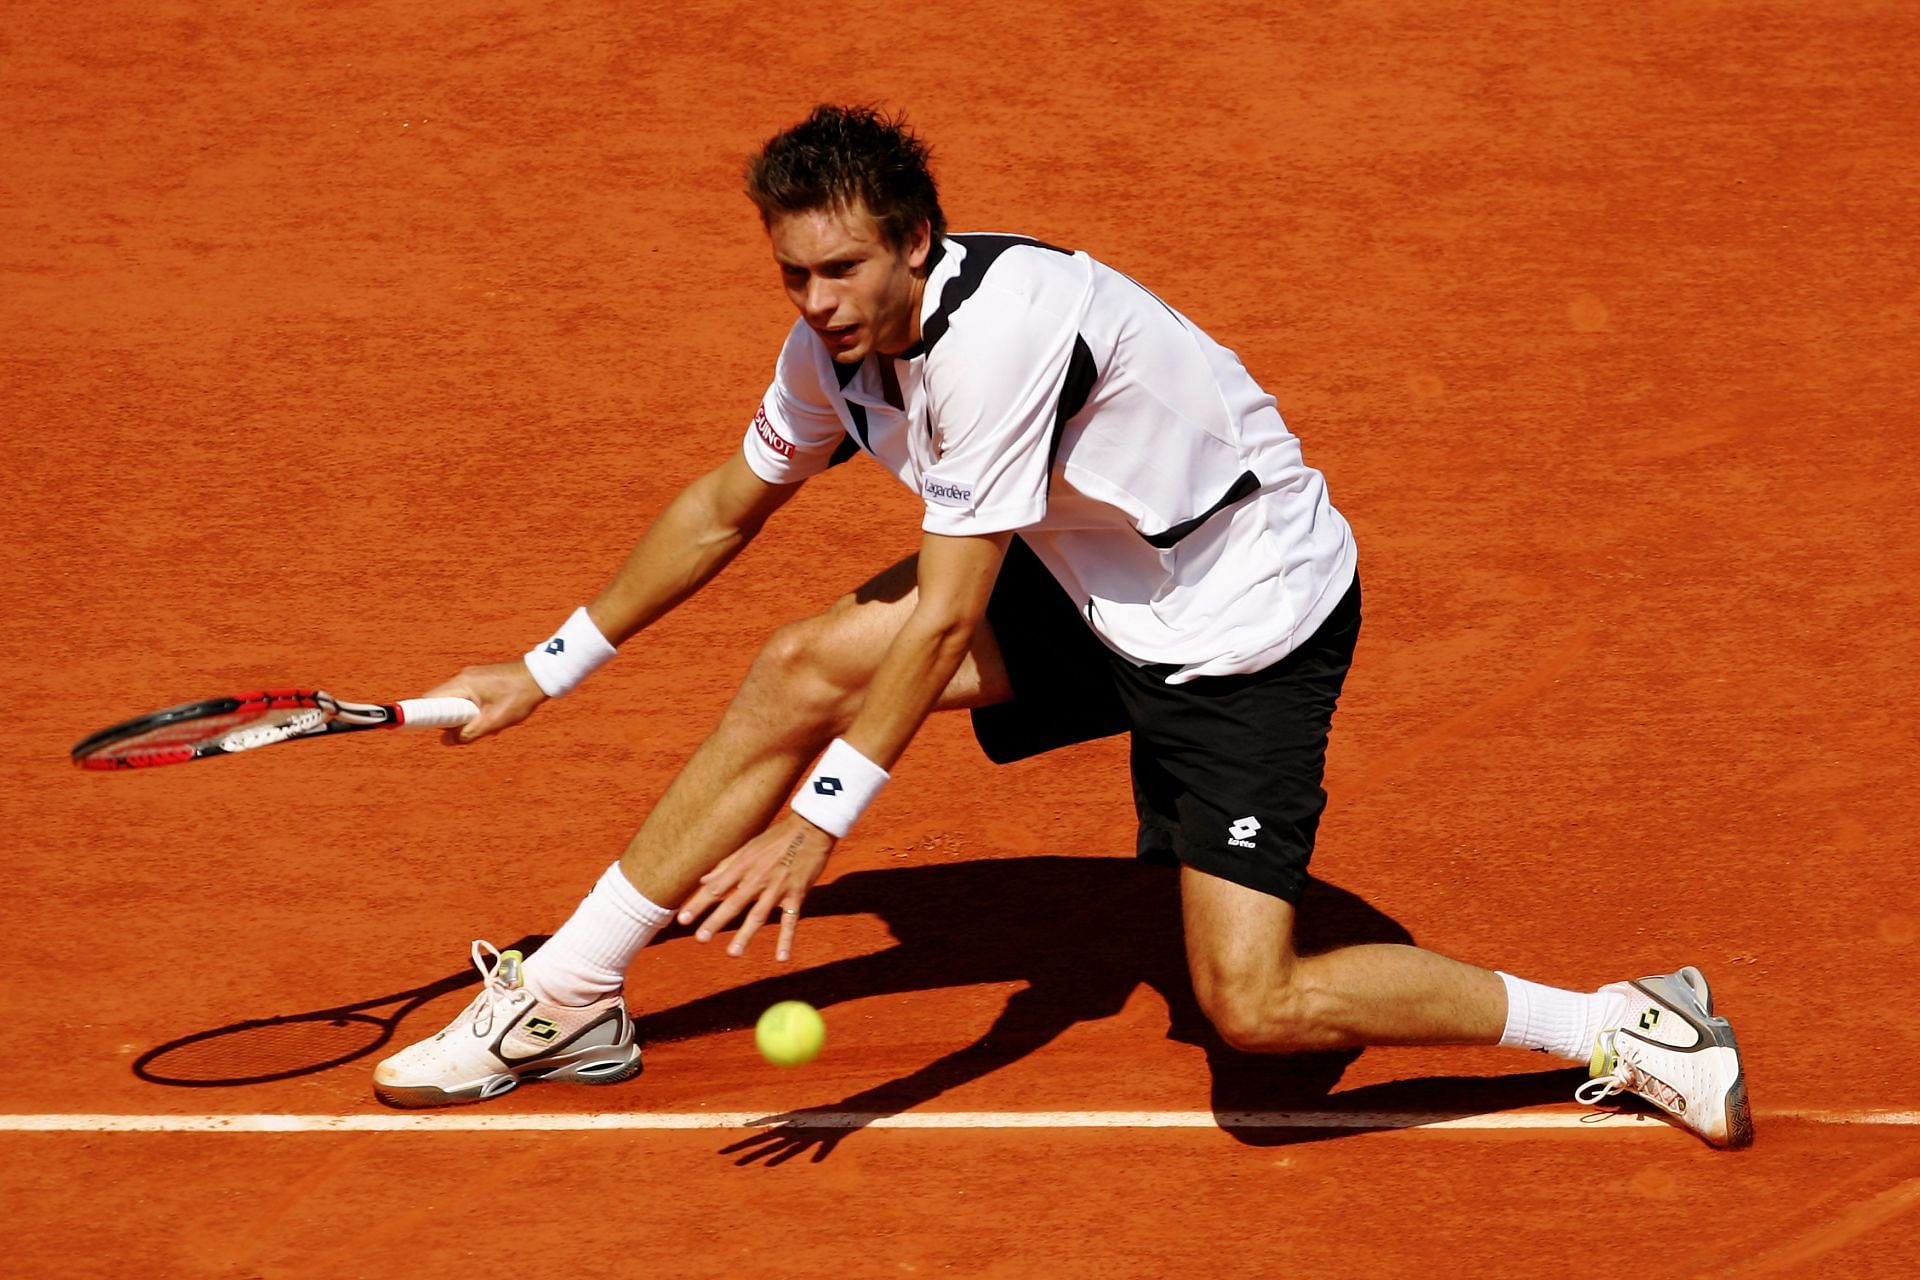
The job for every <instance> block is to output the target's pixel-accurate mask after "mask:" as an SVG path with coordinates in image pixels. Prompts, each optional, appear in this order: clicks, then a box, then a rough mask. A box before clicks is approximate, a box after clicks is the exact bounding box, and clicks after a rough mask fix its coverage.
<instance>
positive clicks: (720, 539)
mask: <svg viewBox="0 0 1920 1280" xmlns="http://www.w3.org/2000/svg"><path fill="white" fill-rule="evenodd" d="M799 488H800V485H799V484H798V483H794V484H771V483H769V482H768V481H766V480H763V479H761V478H760V477H759V476H758V475H756V474H755V473H754V471H753V468H751V467H750V466H748V465H747V460H746V458H745V456H744V455H743V454H740V453H735V454H734V455H733V456H732V457H730V458H728V459H727V461H725V462H723V463H721V464H720V465H719V466H717V467H715V468H714V469H713V470H712V471H709V472H707V473H706V474H705V475H703V476H701V477H700V478H699V479H697V480H695V481H694V482H693V483H692V484H689V485H688V486H687V487H686V488H684V489H682V490H681V491H680V493H679V495H678V496H676V497H675V498H674V499H673V501H672V502H669V503H668V504H667V507H666V510H664V511H662V512H661V513H660V515H659V516H658V517H657V518H655V520H654V521H653V523H652V524H651V525H649V526H648V527H647V531H646V532H645V533H644V534H642V535H641V538H640V542H639V544H638V545H637V546H635V547H634V549H633V551H632V553H631V554H630V555H628V556H627V562H626V563H625V564H624V565H622V566H621V568H620V571H619V572H618V573H616V574H615V575H614V576H613V580H612V581H611V582H609V583H607V585H606V587H605V588H603V589H602V590H601V592H600V594H599V595H598V596H596V597H594V600H593V603H592V604H590V605H588V606H587V614H588V616H589V617H591V618H592V619H593V622H594V625H595V626H597V627H598V628H599V629H600V634H601V635H604V636H605V637H606V638H607V640H608V642H609V643H611V644H613V645H615V646H618V645H620V644H621V643H622V642H623V641H625V640H627V639H629V638H630V637H632V636H634V635H637V634H638V633H639V632H641V631H643V630H644V629H646V628H647V627H648V626H649V625H651V624H652V623H653V622H655V621H656V620H658V619H659V618H661V617H662V616H664V615H665V614H666V613H668V612H669V611H670V610H672V609H673V607H674V606H675V605H677V604H679V603H680V602H681V601H682V600H685V599H686V598H687V597H688V596H691V595H693V594H694V593H695V592H696V591H698V590H699V589H700V588H701V587H703V586H705V585H706V584H707V583H708V582H709V581H711V580H712V579H713V577H714V576H715V575H716V574H718V573H719V572H720V571H721V570H722V569H724V568H726V566H727V564H728V562H730V561H731V560H732V559H733V558H734V557H735V556H736V555H738V554H740V551H741V549H742V548H744V547H745V546H746V545H747V543H749V542H751V541H752V540H753V538H754V535H755V534H757V533H759V532H760V528H761V526H762V525H764V524H765V523H766V520H767V517H769V516H771V515H772V514H773V513H774V512H775V511H778V510H779V509H780V508H781V507H782V506H783V505H785V503H786V502H787V500H788V499H789V498H791V497H792V496H793V495H794V493H795V492H796V491H797V490H798V489H799ZM425 696H427V697H460V698H471V699H472V700H473V701H474V702H476V703H478V704H479V706H480V714H479V716H477V717H476V718H475V719H473V720H472V721H470V722H469V723H468V724H467V725H466V726H465V727H464V728H462V729H460V730H458V731H457V735H449V737H450V739H453V738H456V737H457V740H458V741H460V742H472V741H473V740H474V739H476V738H482V737H485V736H486V735H487V734H490V733H497V732H499V731H500V730H501V729H505V728H508V727H509V726H511V725H515V724H518V723H520V721H522V720H524V719H526V718H527V717H528V716H529V715H531V714H533V711H534V709H535V708H536V707H538V706H539V705H540V704H541V703H542V702H545V701H546V700H547V695H546V694H545V693H544V692H543V691H542V690H541V688H540V686H539V685H538V684H536V683H535V682H534V679H533V675H532V674H531V673H530V672H529V671H528V670H527V664H526V663H525V662H524V661H522V660H521V659H519V658H515V659H514V660H512V661H511V662H499V663H494V664H492V665H491V666H483V667H468V668H467V669H466V670H464V671H462V672H461V673H460V674H459V675H457V676H455V677H454V678H453V679H451V680H449V681H447V682H446V683H444V684H441V685H438V686H436V687H435V688H433V689H430V690H428V691H427V694H426V695H425Z"/></svg>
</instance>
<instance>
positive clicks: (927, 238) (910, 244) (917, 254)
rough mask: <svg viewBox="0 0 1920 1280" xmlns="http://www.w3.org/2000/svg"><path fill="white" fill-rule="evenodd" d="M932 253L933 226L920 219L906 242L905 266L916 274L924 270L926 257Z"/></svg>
mask: <svg viewBox="0 0 1920 1280" xmlns="http://www.w3.org/2000/svg"><path fill="white" fill-rule="evenodd" d="M932 252H933V224H932V223H931V222H929V221H927V219H925V218H922V219H920V224H919V225H918V226H916V227H915V228H914V229H913V235H912V237H911V238H909V239H908V241H907V266H908V267H909V268H910V269H911V270H913V271H914V272H916V273H917V272H920V271H923V270H925V269H926V265H927V257H928V255H929V254H931V253H932Z"/></svg>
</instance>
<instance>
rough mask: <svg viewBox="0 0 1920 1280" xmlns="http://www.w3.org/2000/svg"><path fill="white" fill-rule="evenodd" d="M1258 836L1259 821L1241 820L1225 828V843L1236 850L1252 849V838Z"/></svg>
mask: <svg viewBox="0 0 1920 1280" xmlns="http://www.w3.org/2000/svg"><path fill="white" fill-rule="evenodd" d="M1258 834H1260V819H1258V818H1251V817H1249V818H1242V819H1240V820H1239V821H1238V822H1236V823H1234V824H1233V825H1232V826H1230V827H1228V828H1227V843H1228V844H1230V845H1232V846H1233V847H1234V848H1236V849H1251V848H1253V838H1254V837H1255V836H1256V835H1258Z"/></svg>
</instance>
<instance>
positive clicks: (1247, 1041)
mask: <svg viewBox="0 0 1920 1280" xmlns="http://www.w3.org/2000/svg"><path fill="white" fill-rule="evenodd" d="M1194 994H1195V995H1197V996H1198V997H1199V1000H1200V1008H1201V1010H1202V1012H1204V1013H1205V1014H1206V1015H1207V1020H1208V1021H1209V1022H1211V1023H1213V1029H1214V1030H1215V1031H1217V1032H1219V1033H1220V1038H1221V1039H1222V1040H1225V1041H1226V1042H1227V1044H1228V1045H1230V1046H1232V1047H1233V1048H1235V1049H1238V1050H1240V1051H1241V1052H1243V1053H1298V1052H1302V1051H1305V1050H1308V1049H1313V1048H1317V1047H1319V1037H1318V1036H1317V1035H1316V1034H1315V1032H1314V1027H1313V1024H1312V1019H1311V1017H1310V1016H1309V1014H1308V1011H1307V1008H1306V1004H1305V1002H1304V1001H1303V1000H1302V999H1301V998H1300V995H1299V993H1298V992H1296V991H1295V990H1294V989H1293V987H1292V985H1291V984H1290V983H1287V982H1286V981H1285V980H1284V979H1280V978H1274V979H1267V980H1258V979H1254V978H1250V977H1244V976H1242V977H1215V978H1212V979H1209V980H1204V981H1202V980H1196V982H1195V984H1194Z"/></svg>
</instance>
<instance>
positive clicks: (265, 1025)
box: [133, 934, 547, 1089]
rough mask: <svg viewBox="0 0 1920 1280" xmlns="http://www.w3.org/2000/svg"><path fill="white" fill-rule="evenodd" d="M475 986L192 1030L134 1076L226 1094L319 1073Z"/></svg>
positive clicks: (453, 979)
mask: <svg viewBox="0 0 1920 1280" xmlns="http://www.w3.org/2000/svg"><path fill="white" fill-rule="evenodd" d="M546 940H547V938H546V935H545V934H530V935H528V936H527V937H524V938H521V939H520V940H519V941H517V942H512V943H509V944H508V945H507V946H505V947H502V948H501V950H503V951H519V952H521V953H523V954H525V953H528V952H531V951H533V949H534V948H536V947H538V946H539V945H540V944H541V943H543V942H545V941H546ZM479 985H480V975H479V974H478V973H477V972H475V971H474V970H472V969H466V970H464V971H462V972H460V973H456V974H451V975H449V976H448V977H445V978H440V979H437V980H435V981H433V982H429V983H427V984H426V985H425V986H421V987H414V988H413V989H412V990H410V991H400V992H395V993H394V994H392V995H385V996H376V997H374V998H373V999H371V1000H361V1001H358V1002H356V1003H354V1004H343V1005H338V1006H336V1007H334V1008H331V1009H315V1010H313V1011H312V1012H310V1013H289V1014H282V1015H280V1016H277V1017H272V1018H249V1019H247V1020H246V1021H245V1022H235V1023H232V1024H230V1025H228V1026H224V1027H216V1028H214V1029H213V1030H211V1031H196V1032H194V1033H193V1034H192V1035H187V1036H181V1037H180V1038H179V1039H177V1040H169V1041H167V1042H166V1043H165V1044H163V1045H157V1046H155V1047H154V1048H152V1049H149V1050H147V1051H146V1052H145V1053H143V1054H141V1055H140V1056H139V1057H138V1058H135V1059H134V1061H133V1074H134V1075H135V1076H137V1077H138V1078H139V1079H141V1080H143V1081H145V1082H146V1083H148V1084H158V1085H166V1086H168V1087H170V1088H175V1089H230V1088H235V1087H237V1086H240V1085H249V1084H269V1083H271V1082H273V1081H275V1080H292V1079H295V1078H296V1077H299V1076H311V1075H318V1074H319V1073H320V1072H322V1071H330V1070H332V1069H333V1068H335V1067H340V1066H345V1065H346V1064H347V1063H349V1062H354V1061H357V1060H358V1059H360V1058H364V1057H366V1056H367V1055H369V1054H371V1053H374V1052H377V1051H378V1050H380V1049H382V1048H384V1047H385V1046H386V1045H387V1043H388V1042H389V1041H391V1040H392V1039H393V1035H394V1032H395V1031H397V1030H398V1029H399V1027H400V1023H401V1021H402V1020H403V1019H404V1018H406V1016H407V1015H408V1014H410V1013H412V1012H413V1011H414V1010H415V1009H417V1008H419V1007H420V1006H421V1005H423V1004H426V1003H427V1002H428V1001H430V1000H436V999H438V998H439V997H441V996H444V995H447V994H449V993H451V992H454V991H459V990H460V989H462V988H463V987H477V986H479Z"/></svg>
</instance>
